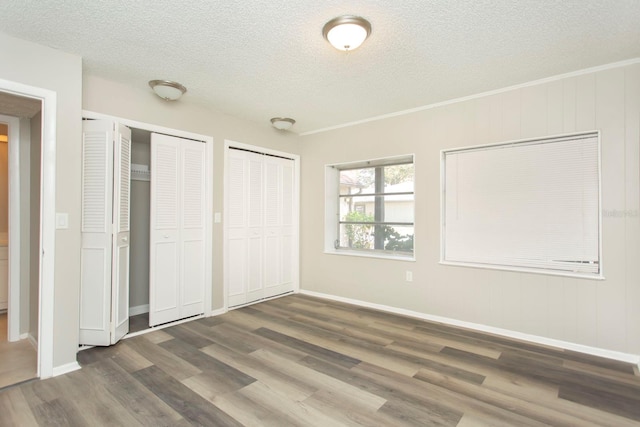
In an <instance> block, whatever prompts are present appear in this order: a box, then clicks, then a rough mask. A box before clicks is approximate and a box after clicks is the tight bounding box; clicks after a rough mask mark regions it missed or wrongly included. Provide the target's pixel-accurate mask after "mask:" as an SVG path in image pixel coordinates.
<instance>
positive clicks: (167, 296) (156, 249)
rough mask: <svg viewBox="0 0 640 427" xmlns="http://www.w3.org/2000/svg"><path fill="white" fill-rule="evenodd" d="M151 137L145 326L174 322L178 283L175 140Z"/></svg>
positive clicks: (176, 314)
mask: <svg viewBox="0 0 640 427" xmlns="http://www.w3.org/2000/svg"><path fill="white" fill-rule="evenodd" d="M174 139H177V138H171V137H168V136H166V135H159V134H155V133H152V134H151V225H150V228H151V230H150V240H151V242H150V248H149V252H150V257H149V264H150V265H149V282H150V287H149V325H151V326H155V325H158V324H161V323H166V322H169V321H171V320H176V319H178V318H179V315H180V308H179V305H178V299H179V292H178V284H179V280H180V272H179V265H178V262H179V258H178V250H179V247H178V245H179V242H178V239H179V235H178V227H179V222H178V209H179V208H178V203H179V202H178V189H179V182H178V169H179V163H178V160H179V159H178V155H179V141H178V142H177V141H175V140H174Z"/></svg>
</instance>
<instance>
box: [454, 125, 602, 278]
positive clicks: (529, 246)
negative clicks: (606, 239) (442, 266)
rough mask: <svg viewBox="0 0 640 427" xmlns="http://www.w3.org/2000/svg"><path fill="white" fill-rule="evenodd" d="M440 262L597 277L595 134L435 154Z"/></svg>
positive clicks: (598, 237)
mask: <svg viewBox="0 0 640 427" xmlns="http://www.w3.org/2000/svg"><path fill="white" fill-rule="evenodd" d="M442 168H443V169H442V179H443V183H442V236H443V239H442V261H443V262H444V263H454V264H464V265H474V266H486V267H493V268H504V269H516V270H522V269H525V270H527V271H537V272H544V273H555V274H565V275H578V276H583V277H584V276H586V277H595V278H601V277H602V276H601V274H602V272H601V262H600V159H599V139H598V134H597V133H594V132H592V133H584V134H577V135H569V136H563V137H556V138H548V139H537V140H528V141H521V142H512V143H505V144H496V145H490V146H481V147H472V148H468V149H457V150H445V151H443V152H442Z"/></svg>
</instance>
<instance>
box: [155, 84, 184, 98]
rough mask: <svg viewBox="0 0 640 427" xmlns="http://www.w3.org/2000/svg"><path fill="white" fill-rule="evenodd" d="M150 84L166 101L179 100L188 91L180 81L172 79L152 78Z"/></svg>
mask: <svg viewBox="0 0 640 427" xmlns="http://www.w3.org/2000/svg"><path fill="white" fill-rule="evenodd" d="M149 86H151V89H153V91H154V92H155V93H156V95H158V96H159V97H160V98H162V99H164V100H165V101H177V100H178V99H180V97H181V96H182V95H183V94H184V93H185V92H186V91H187V88H186V87H184V86H182V85H181V84H180V83H177V82H172V81H170V80H150V81H149Z"/></svg>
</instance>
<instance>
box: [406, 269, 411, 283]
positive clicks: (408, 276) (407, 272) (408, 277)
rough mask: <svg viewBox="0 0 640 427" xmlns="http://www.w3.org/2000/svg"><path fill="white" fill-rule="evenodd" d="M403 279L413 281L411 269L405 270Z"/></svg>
mask: <svg viewBox="0 0 640 427" xmlns="http://www.w3.org/2000/svg"><path fill="white" fill-rule="evenodd" d="M405 280H406V281H407V282H413V271H409V270H407V271H406V273H405Z"/></svg>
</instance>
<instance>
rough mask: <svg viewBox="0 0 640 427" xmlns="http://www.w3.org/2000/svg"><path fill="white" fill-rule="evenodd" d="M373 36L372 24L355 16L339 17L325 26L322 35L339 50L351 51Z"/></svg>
mask: <svg viewBox="0 0 640 427" xmlns="http://www.w3.org/2000/svg"><path fill="white" fill-rule="evenodd" d="M369 34H371V23H369V21H367V20H366V19H364V18H361V17H359V16H353V15H345V16H338V17H337V18H334V19H332V20H331V21H329V22H327V23H326V24H324V27H323V28H322V35H323V36H324V38H325V39H327V41H328V42H329V43H331V45H332V46H333V47H335V48H336V49H338V50H343V51H349V50H353V49H356V48H357V47H358V46H360V45H361V44H362V43H363V42H364V41H365V40H366V39H367V37H369Z"/></svg>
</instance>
